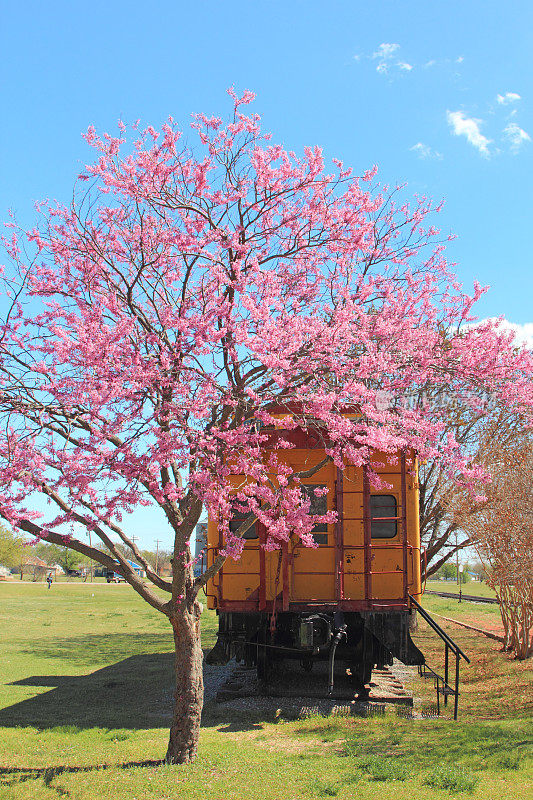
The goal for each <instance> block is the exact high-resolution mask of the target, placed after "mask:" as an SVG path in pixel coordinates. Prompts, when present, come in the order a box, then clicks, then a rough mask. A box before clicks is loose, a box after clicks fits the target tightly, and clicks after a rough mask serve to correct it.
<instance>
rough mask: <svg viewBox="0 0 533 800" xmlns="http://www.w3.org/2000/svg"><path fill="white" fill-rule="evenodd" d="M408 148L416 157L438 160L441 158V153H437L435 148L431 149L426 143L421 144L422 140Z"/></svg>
mask: <svg viewBox="0 0 533 800" xmlns="http://www.w3.org/2000/svg"><path fill="white" fill-rule="evenodd" d="M409 150H412V151H413V153H416V155H417V156H418V158H421V159H423V160H424V161H426V160H428V159H430V158H434V159H437V160H438V161H440V160H441V159H442V153H439V152H438V151H437V150H433V149H432V148H431V147H430V146H429V145H428V144H423V143H422V142H418V143H417V144H414V145H413V146H412V147H410V148H409Z"/></svg>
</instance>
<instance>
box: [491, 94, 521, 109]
mask: <svg viewBox="0 0 533 800" xmlns="http://www.w3.org/2000/svg"><path fill="white" fill-rule="evenodd" d="M496 100H497V102H498V103H499V104H500V105H501V106H508V105H510V104H511V103H518V101H519V100H521V97H520V95H519V94H516V92H505V94H499V95H498V96H497V97H496Z"/></svg>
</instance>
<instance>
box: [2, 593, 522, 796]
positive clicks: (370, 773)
mask: <svg viewBox="0 0 533 800" xmlns="http://www.w3.org/2000/svg"><path fill="white" fill-rule="evenodd" d="M424 602H425V605H426V606H427V607H428V608H430V607H431V608H433V609H434V610H437V609H440V612H442V613H444V608H443V606H442V605H439V604H440V603H441V599H440V598H434V597H431V598H430V597H429V596H427V597H426V598H425V601H424ZM442 602H444V603H446V602H447V601H442ZM450 603H454V604H455V606H454V607H455V608H457V606H458V604H457V603H456V601H450ZM463 606H464V607H465V608H463ZM431 608H430V610H431ZM488 608H490V607H488ZM485 612H486V607H482V606H475V607H474V610H472V609H470V611H468V613H469V614H470V615H474V616H476V615H478V616H479V615H480V614H483V613H485ZM458 613H461V614H463V613H465V614H466V613H467V612H466V604H461V611H460V612H456V613H455V614H454V613H451V611H450V612H449V613H448V614H446V615H447V616H450V617H453V616H455V617H456V618H459V617H458ZM495 619H497V617H495ZM202 622H203V638H204V644H205V646H206V647H209V646H210V645H211V644H212V643H213V641H214V636H215V628H216V618H215V616H214V615H213V614H212V613H205V614H204V615H203V618H202ZM447 629H448V630H449V632H450V634H451V635H452V637H453V638H455V639H456V640H457V641H458V642H459V644H460V645H461V646H462V647H463V648H464V649H465V651H466V652H467V653H469V655H471V657H472V665H471V666H470V667H463V668H462V678H463V681H464V683H463V694H462V696H461V706H460V714H461V717H460V721H459V722H458V723H454V722H453V721H451V720H450V711H449V710H448V711H447V712H446V716H445V717H443V718H442V719H439V720H405V719H400V718H398V717H397V716H396V715H395V714H392V713H388V714H386V715H385V716H384V717H383V718H370V719H362V718H357V717H328V718H322V717H315V718H311V719H306V720H299V721H290V722H289V721H284V720H283V719H282V718H281V717H280V716H279V715H278V714H276V713H275V710H273V712H272V713H270V712H269V713H262V712H261V711H260V710H258V709H255V710H254V711H251V712H250V713H248V714H246V715H243V714H239V713H236V712H230V711H229V710H228V707H227V706H224V705H220V706H215V705H214V704H211V705H210V706H208V707H207V708H206V713H205V716H204V725H203V729H202V735H201V747H200V755H199V757H198V759H197V761H196V762H195V763H194V764H193V765H192V766H190V767H170V766H166V765H163V764H161V758H162V756H163V755H164V752H165V748H166V740H167V733H168V726H169V722H170V710H171V693H172V641H171V635H170V628H169V626H168V623H167V622H166V620H165V619H164V618H163V617H162V616H161V615H159V614H157V613H156V612H155V611H153V610H152V609H150V608H149V607H148V606H147V605H146V604H145V603H143V601H142V600H140V599H139V598H138V597H137V596H136V595H135V594H134V593H133V592H132V590H131V589H130V588H129V587H128V586H124V585H122V584H118V585H110V586H107V585H103V584H100V583H98V584H93V585H91V584H90V583H86V584H83V583H80V582H65V583H58V584H55V585H54V586H53V587H52V589H51V590H48V589H47V588H46V585H42V584H20V583H19V584H16V583H15V584H12V583H9V584H8V583H1V584H0V647H1V648H2V650H1V652H2V661H1V666H0V669H1V675H0V798H1V799H2V800H29V798H31V799H32V800H51V799H52V798H54V800H57V798H59V797H65V798H70V800H93V798H113V800H115V799H116V798H117V797H122V798H127V799H128V800H164V799H166V798H169V799H170V798H172V799H173V800H174V799H175V798H179V799H180V800H197V799H198V800H222V798H227V799H228V800H237V798H239V800H240V799H241V798H243V797H244V798H246V800H266V799H267V798H268V800H296V799H298V800H300V798H301V799H302V800H314V798H323V797H337V798H339V799H340V800H348V798H354V797H357V798H358V799H359V800H371V798H376V800H377V798H379V800H392V798H394V800H413V798H414V797H416V798H417V800H435V798H444V799H445V798H447V797H451V796H465V797H466V796H467V795H468V797H472V798H476V799H478V800H481V799H482V800H502V798H504V797H507V796H509V785H510V783H509V782H510V781H511V782H512V795H513V796H517V797H520V798H524V799H525V800H527V798H533V766H532V764H533V762H532V757H531V743H532V738H533V737H532V727H531V716H532V713H533V708H532V705H531V664H527V663H524V662H522V663H520V662H516V661H513V660H511V659H510V658H509V657H507V656H505V655H503V654H501V653H500V652H499V651H498V645H497V643H496V642H491V641H490V640H487V639H485V638H484V637H481V636H479V635H477V634H473V633H471V632H469V631H466V630H463V629H460V628H457V627H455V626H451V625H450V626H448V627H447ZM416 639H417V642H419V643H420V645H421V646H422V647H423V648H424V649H425V650H426V651H427V652H428V653H429V656H430V660H431V661H432V662H433V663H436V665H437V662H438V660H439V658H440V649H439V648H438V647H437V645H436V643H435V642H434V640H433V639H431V638H430V637H429V634H428V631H427V630H426V629H425V628H424V626H423V625H421V626H420V629H419V632H418V633H417V635H416ZM416 692H417V694H421V695H422V697H423V698H424V701H427V702H428V703H429V702H430V701H431V700H432V699H433V694H432V687H431V686H430V685H429V682H424V683H420V685H419V686H417V687H416Z"/></svg>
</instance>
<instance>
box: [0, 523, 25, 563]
mask: <svg viewBox="0 0 533 800" xmlns="http://www.w3.org/2000/svg"><path fill="white" fill-rule="evenodd" d="M24 551H25V548H24V539H23V537H22V536H20V535H19V534H15V533H13V532H12V531H10V530H8V529H7V528H5V527H4V526H3V525H0V566H3V567H8V568H9V569H13V568H14V567H20V565H21V563H22V561H23V558H24Z"/></svg>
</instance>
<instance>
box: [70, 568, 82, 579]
mask: <svg viewBox="0 0 533 800" xmlns="http://www.w3.org/2000/svg"><path fill="white" fill-rule="evenodd" d="M67 578H81V570H79V569H67Z"/></svg>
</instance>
